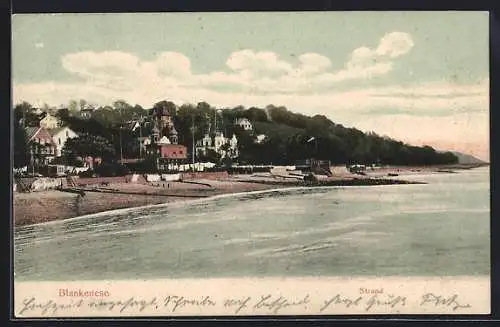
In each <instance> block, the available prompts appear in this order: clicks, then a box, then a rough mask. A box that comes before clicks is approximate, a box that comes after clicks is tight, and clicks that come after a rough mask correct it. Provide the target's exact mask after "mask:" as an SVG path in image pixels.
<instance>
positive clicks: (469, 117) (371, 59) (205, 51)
mask: <svg viewBox="0 0 500 327" xmlns="http://www.w3.org/2000/svg"><path fill="white" fill-rule="evenodd" d="M12 24H13V26H12V31H13V45H12V48H13V95H14V101H15V102H19V101H28V102H31V103H33V104H35V105H39V106H41V105H43V104H44V103H47V104H49V105H53V106H60V105H64V104H67V103H68V102H69V100H71V99H86V100H87V101H89V102H91V103H94V104H96V105H104V104H109V103H111V102H113V101H114V100H117V99H124V100H126V101H128V102H130V103H132V104H135V103H138V104H141V105H143V106H146V107H149V106H151V105H152V104H153V103H155V102H157V101H160V100H163V99H168V100H171V101H174V102H176V103H178V104H182V103H186V102H190V103H196V102H198V101H207V102H208V103H210V104H213V105H216V106H219V107H233V106H237V105H243V106H246V107H250V106H253V105H257V106H265V105H267V104H275V105H284V106H286V107H287V108H289V109H290V110H293V111H296V112H301V113H304V114H324V115H326V116H328V117H329V118H331V119H332V120H333V121H334V122H337V123H342V124H344V125H347V126H354V127H357V128H360V129H362V130H364V131H375V132H377V133H380V134H385V135H389V136H391V137H395V138H398V139H402V140H404V141H407V142H409V143H413V144H429V145H432V146H434V147H436V148H439V149H453V150H459V151H465V152H468V153H472V154H475V155H477V156H479V157H481V158H484V159H488V152H489V149H488V143H489V120H488V116H489V114H488V110H489V104H488V102H489V95H488V94H489V67H488V14H487V13H483V12H385V13H384V12H350V13H348V12H309V13H305V12H304V13H169V14H166V13H165V14H162V13H155V14H46V15H40V14H36V15H15V16H14V17H13V22H12Z"/></svg>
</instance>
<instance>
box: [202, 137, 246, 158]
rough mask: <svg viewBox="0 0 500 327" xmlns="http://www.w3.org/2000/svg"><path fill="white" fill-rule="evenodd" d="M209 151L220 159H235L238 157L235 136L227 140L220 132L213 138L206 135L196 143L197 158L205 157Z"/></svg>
mask: <svg viewBox="0 0 500 327" xmlns="http://www.w3.org/2000/svg"><path fill="white" fill-rule="evenodd" d="M209 150H213V151H215V153H217V154H218V155H220V156H221V158H225V157H226V156H229V157H231V158H233V159H234V158H237V157H238V156H239V153H238V139H237V138H236V135H235V134H233V136H232V137H231V138H227V137H225V136H224V134H223V133H222V132H217V133H215V135H213V136H210V135H209V134H208V133H207V134H205V136H204V137H203V138H202V139H201V140H198V141H197V142H196V154H197V156H206V155H207V153H208V151H209Z"/></svg>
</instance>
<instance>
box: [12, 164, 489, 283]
mask: <svg viewBox="0 0 500 327" xmlns="http://www.w3.org/2000/svg"><path fill="white" fill-rule="evenodd" d="M408 178H412V179H418V180H422V181H427V182H429V184H419V185H389V186H373V187H325V188H316V189H307V188H295V189H287V190H279V191H260V192H253V193H250V194H241V195H236V196H228V195H225V196H218V197H215V198H212V199H202V200H195V201H191V202H189V203H184V204H180V203H175V204H169V205H162V206H153V207H150V208H139V209H126V210H120V211H114V212H108V213H101V214H97V215H90V216H85V217H78V218H74V219H69V220H65V221H59V222H51V223H46V224H39V225H35V226H25V227H20V228H16V231H15V266H14V268H15V271H16V279H20V280H71V279H74V280H76V279H103V278H117V279H118V278H120V279H127V278H133V279H136V278H161V277H222V276H224V277H227V276H236V277H237V276H271V275H290V276H311V275H488V274H489V175H488V170H487V169H474V170H470V171H463V172H460V173H458V174H434V175H427V176H424V175H422V176H411V177H408Z"/></svg>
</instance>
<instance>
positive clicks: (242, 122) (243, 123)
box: [234, 118, 253, 131]
mask: <svg viewBox="0 0 500 327" xmlns="http://www.w3.org/2000/svg"><path fill="white" fill-rule="evenodd" d="M234 124H235V125H237V126H240V127H241V128H243V129H244V130H245V131H251V130H253V125H252V123H251V122H250V121H249V120H248V119H247V118H238V119H236V121H235V123H234Z"/></svg>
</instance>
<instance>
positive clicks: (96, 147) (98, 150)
mask: <svg viewBox="0 0 500 327" xmlns="http://www.w3.org/2000/svg"><path fill="white" fill-rule="evenodd" d="M62 152H63V156H64V157H65V159H66V161H67V162H68V163H73V162H76V161H77V158H78V157H82V158H85V157H87V156H90V157H93V158H96V157H101V158H102V159H103V160H104V161H112V160H113V159H114V158H115V156H116V151H115V149H114V147H113V145H112V144H111V143H110V142H109V141H108V140H107V139H105V138H104V137H102V136H94V135H91V134H82V135H80V136H79V137H78V138H71V139H68V140H67V141H66V143H65V144H64V148H63V150H62Z"/></svg>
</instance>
